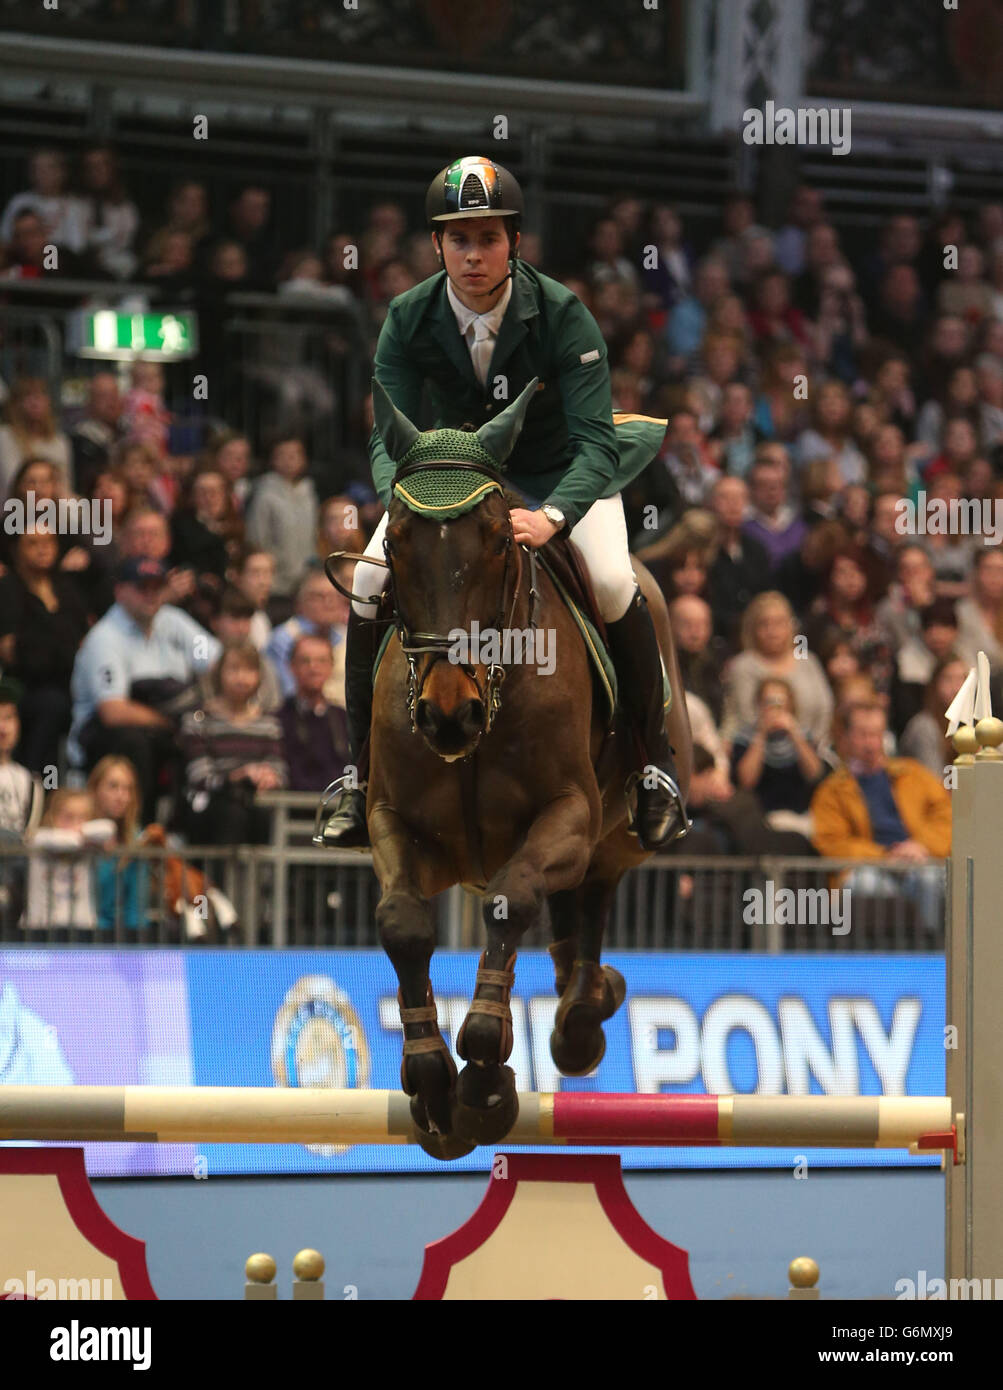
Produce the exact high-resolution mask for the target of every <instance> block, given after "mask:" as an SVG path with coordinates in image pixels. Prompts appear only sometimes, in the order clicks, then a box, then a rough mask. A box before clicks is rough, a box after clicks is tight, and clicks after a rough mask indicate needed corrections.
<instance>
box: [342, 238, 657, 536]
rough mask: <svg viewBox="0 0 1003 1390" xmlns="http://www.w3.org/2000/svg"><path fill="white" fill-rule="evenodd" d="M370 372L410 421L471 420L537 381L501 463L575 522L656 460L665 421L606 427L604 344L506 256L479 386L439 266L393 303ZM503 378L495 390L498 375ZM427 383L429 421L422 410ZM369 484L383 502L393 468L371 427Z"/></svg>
mask: <svg viewBox="0 0 1003 1390" xmlns="http://www.w3.org/2000/svg"><path fill="white" fill-rule="evenodd" d="M375 374H376V377H377V379H378V381H379V382H380V384H381V385H382V386H383V387H384V389H385V390H386V392H387V394H388V395H389V397H390V399H391V400H392V401H393V403H394V405H395V406H396V407H397V409H398V410H400V411H403V413H404V414H405V415H406V416H407V417H408V419H409V420H413V421H414V423H415V424H416V425H418V426H419V428H426V429H438V428H443V427H452V428H454V429H455V428H458V427H459V426H460V425H463V424H466V423H470V424H473V425H477V426H480V425H482V424H484V422H485V421H486V420H488V419H489V418H490V417H491V415H492V414H497V412H498V411H500V410H503V409H504V408H505V406H506V405H508V404H510V403H511V402H512V401H514V400H515V398H516V397H517V396H518V395H519V392H520V391H522V389H523V388H524V387H525V386H527V385H528V384H529V382H530V381H532V379H533V377H535V376H537V377H539V378H540V385H539V386H538V387H537V390H536V396H535V398H534V399H533V400H532V401H531V402H530V406H529V410H528V411H527V414H526V420H525V423H524V425H523V428H522V432H521V434H520V435H519V438H518V440H517V441H516V445H515V448H514V449H513V450H512V453H511V454H510V455H509V458H508V460H507V462H506V463H505V464H504V465H503V466H502V470H501V471H502V472H504V474H505V475H506V477H507V478H508V479H510V481H511V483H512V486H513V487H514V488H515V489H516V490H517V491H519V492H521V493H522V494H523V495H524V496H525V497H527V498H528V499H530V500H532V501H535V502H540V503H543V502H549V503H550V504H551V505H553V506H555V507H559V508H560V510H561V511H562V512H563V513H564V515H565V516H566V517H567V520H568V524H569V526H574V525H575V524H576V523H577V522H578V521H580V520H581V518H582V517H583V516H584V515H585V513H586V512H587V511H588V510H589V508H590V507H591V506H592V504H593V502H595V501H597V500H598V499H599V498H600V497H612V496H613V495H614V494H615V493H617V492H619V491H620V490H621V488H623V487H624V486H626V484H627V483H628V482H630V481H631V479H632V478H634V477H636V475H637V474H638V473H639V472H640V471H641V470H642V469H643V468H644V467H646V465H647V464H648V463H650V462H651V460H652V459H653V458H654V456H655V454H656V453H657V452H658V449H659V447H660V446H661V443H662V439H663V438H664V435H665V427H666V422H665V421H664V420H652V419H649V418H647V417H643V416H629V417H625V418H624V419H623V420H622V421H618V423H617V425H616V428H614V425H613V417H612V402H611V397H610V382H609V368H608V366H607V363H606V345H605V343H604V342H603V339H602V334H601V333H600V332H599V326H598V324H597V323H596V321H595V319H594V318H593V317H592V315H591V314H590V313H589V311H588V309H586V308H585V305H584V304H582V302H581V300H580V299H578V298H577V296H575V295H574V294H573V293H572V292H571V290H568V289H565V287H564V286H563V285H561V284H558V282H557V281H556V280H552V279H550V277H549V276H547V275H541V273H540V272H539V271H538V270H534V269H533V267H532V266H528V265H525V264H523V262H522V261H516V263H515V273H514V275H513V282H512V295H511V298H510V299H509V302H508V308H507V309H506V310H505V317H504V318H503V319H502V322H501V327H500V328H499V330H498V336H497V339H496V341H495V350H494V355H493V357H492V358H491V365H490V367H489V369H488V374H487V386H482V385H481V383H480V382H479V381H478V379H477V376H476V374H475V372H474V367H473V363H472V362H471V360H470V352H469V350H468V348H467V345H466V343H465V342H464V340H463V338H462V337H461V335H460V330H459V327H458V326H457V322H456V318H455V316H454V314H453V310H452V308H451V306H450V303H449V299H448V298H447V295H446V274H445V271H440V272H439V273H438V274H437V275H432V276H430V277H429V278H428V279H427V280H423V281H422V283H421V284H420V285H415V287H414V288H413V289H411V290H408V291H407V292H406V293H405V294H402V295H398V297H397V298H396V299H394V300H393V301H392V302H391V304H390V308H389V310H388V312H387V317H386V320H385V321H384V324H383V328H382V330H381V332H380V339H379V343H378V345H377V348H376V363H375ZM499 377H501V378H504V387H503V389H502V390H501V391H499V394H498V398H496V395H495V392H496V390H498V379H499ZM424 389H427V392H428V397H427V399H428V403H429V406H430V411H429V413H430V415H431V418H430V419H428V420H425V419H422V418H420V416H421V402H422V394H423V390H424ZM369 457H370V461H371V463H372V469H373V482H374V484H375V487H376V490H377V492H378V493H379V495H380V498H381V499H382V501H383V503H384V504H385V505H387V506H389V503H390V496H391V488H390V483H391V479H392V478H393V475H394V471H395V465H394V463H393V461H392V460H391V459H390V458H389V456H388V455H387V451H386V449H385V448H384V447H383V442H382V440H381V439H380V436H379V434H378V432H377V431H376V430H375V429H374V430H373V433H372V435H371V436H370V440H369Z"/></svg>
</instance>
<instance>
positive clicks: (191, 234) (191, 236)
mask: <svg viewBox="0 0 1003 1390" xmlns="http://www.w3.org/2000/svg"><path fill="white" fill-rule="evenodd" d="M175 232H178V233H180V234H181V235H182V236H184V237H185V238H186V239H187V242H188V246H189V250H190V255H191V257H192V258H193V259H194V257H195V255H199V256H201V255H202V253H203V251H204V249H205V246H206V244H207V243H208V241H209V238H210V235H211V232H212V224H211V222H210V220H209V195H208V193H207V192H206V187H205V184H204V183H198V182H197V181H196V180H195V179H184V180H182V181H181V182H180V183H176V184H175V185H174V187H173V188H172V189H171V191H170V195H169V197H168V200H167V221H166V222H165V223H164V225H163V226H162V227H161V228H160V230H159V231H158V232H157V233H155V234H154V237H153V239H152V241H151V246H152V242H155V241H156V240H157V239H158V238H160V239H161V240H163V239H164V238H165V237H166V236H168V235H170V234H171V233H175ZM157 255H159V252H158V251H156V250H154V251H153V256H154V258H156V256H157ZM150 257H151V247H148V248H147V252H146V258H147V259H150Z"/></svg>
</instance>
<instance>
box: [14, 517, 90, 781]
mask: <svg viewBox="0 0 1003 1390" xmlns="http://www.w3.org/2000/svg"><path fill="white" fill-rule="evenodd" d="M58 566H59V546H58V544H57V541H56V537H55V535H54V534H53V533H52V532H51V531H46V530H42V529H40V528H39V529H33V530H30V531H26V532H24V534H22V535H21V536H19V537H18V538H17V544H16V546H15V547H14V562H13V568H12V569H11V571H10V573H8V574H6V575H5V576H4V577H3V578H2V579H0V662H2V663H3V667H4V669H5V671H8V672H9V673H10V674H11V675H12V676H14V677H15V679H17V680H18V681H20V683H21V684H22V685H23V686H24V689H25V701H24V706H23V711H22V719H21V725H22V728H21V749H20V755H21V760H22V762H24V764H25V766H26V767H28V768H29V769H30V770H31V771H32V772H39V773H40V772H42V771H43V770H44V769H46V768H50V767H52V766H54V765H55V764H56V763H57V761H58V751H59V741H60V739H61V738H62V737H63V735H64V734H65V733H66V732H67V731H68V729H69V727H70V677H71V676H72V674H73V660H74V657H75V656H76V652H77V648H78V647H79V646H80V643H81V642H82V641H83V638H84V635H85V633H86V632H87V614H86V611H85V609H84V605H83V603H82V602H81V599H80V597H79V594H78V591H77V585H76V584H75V582H74V580H73V578H72V577H71V576H70V575H67V574H64V573H61V572H60V570H59V568H58Z"/></svg>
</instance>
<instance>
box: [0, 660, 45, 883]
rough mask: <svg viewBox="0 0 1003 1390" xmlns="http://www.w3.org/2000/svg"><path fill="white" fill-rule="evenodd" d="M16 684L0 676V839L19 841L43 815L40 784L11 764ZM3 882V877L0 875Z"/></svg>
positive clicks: (16, 737) (17, 724) (17, 732)
mask: <svg viewBox="0 0 1003 1390" xmlns="http://www.w3.org/2000/svg"><path fill="white" fill-rule="evenodd" d="M21 693H22V691H21V686H20V685H19V683H18V682H17V681H13V680H10V679H9V678H6V679H5V678H4V677H2V676H0V839H15V840H21V839H22V838H23V837H24V836H25V835H26V834H27V833H28V832H29V831H31V830H34V828H35V826H36V825H37V824H38V822H39V819H40V817H41V814H42V784H41V782H40V781H39V780H38V778H37V777H33V776H32V774H31V773H30V772H29V771H28V769H27V768H26V767H22V766H21V764H20V763H18V762H15V761H14V749H15V748H16V747H17V745H18V743H19V741H20V738H21V720H20V717H19V716H18V712H17V707H18V702H19V701H20V699H21ZM0 882H2V874H0Z"/></svg>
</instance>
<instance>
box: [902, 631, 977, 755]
mask: <svg viewBox="0 0 1003 1390" xmlns="http://www.w3.org/2000/svg"><path fill="white" fill-rule="evenodd" d="M968 671H969V667H968V666H967V665H966V663H965V662H964V661H962V660H961V658H960V657H959V656H955V655H954V654H953V653H950V652H949V653H948V655H947V656H945V657H943V658H942V659H941V660H940V661H938V662H937V664H936V666H935V667H934V668H933V675H932V676H931V677H930V683H929V685H928V686H927V687H926V695H925V697H924V699H923V708H922V709H921V710H920V711H919V713H918V714H914V715H913V717H912V718H911V719H910V720H909V723H908V724H907V725H906V726H905V729H904V731H903V733H902V737H901V739H900V740H899V752H900V753H901V755H902V757H903V758H914V759H915V760H916V762H918V763H922V764H923V766H924V767H925V768H927V769H929V771H930V772H932V773H933V775H934V776H935V777H939V778H940V779H941V781H943V778H944V769H945V768H948V767H950V766H951V765H952V764H953V763H954V757H955V751H954V745H953V743H952V742H951V740H950V739H949V738H948V736H947V733H946V732H945V731H946V729H947V720H946V717H945V713H944V711H945V710H946V709H947V707H948V705H950V703H951V701H952V700H953V699H954V697H955V695H957V693H958V691H959V690H960V689H961V687H962V686H963V685H964V683H965V680H966V679H967V676H968Z"/></svg>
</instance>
